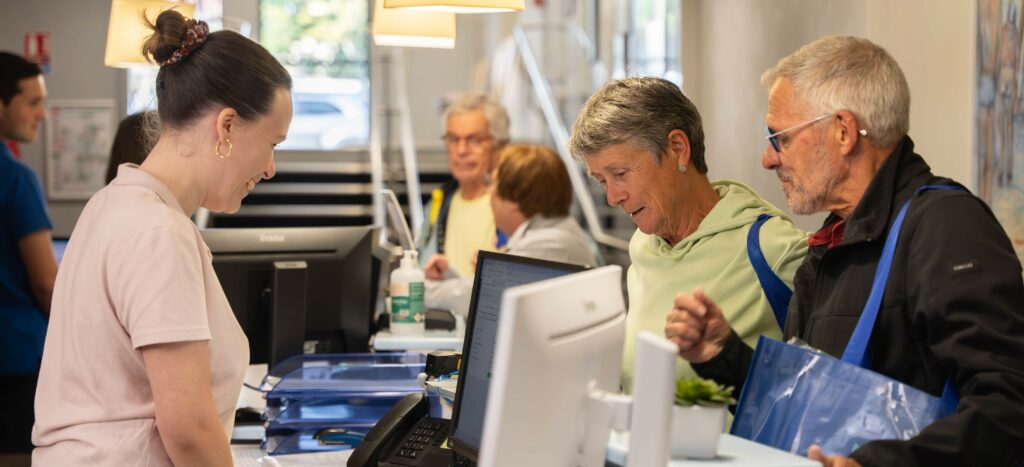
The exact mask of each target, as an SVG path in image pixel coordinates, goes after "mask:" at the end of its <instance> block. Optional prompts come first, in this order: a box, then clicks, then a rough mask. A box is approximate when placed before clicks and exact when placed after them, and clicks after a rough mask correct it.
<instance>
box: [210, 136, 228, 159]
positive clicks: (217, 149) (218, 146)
mask: <svg viewBox="0 0 1024 467" xmlns="http://www.w3.org/2000/svg"><path fill="white" fill-rule="evenodd" d="M224 142H225V143H227V145H228V152H226V153H224V154H221V153H220V145H221V142H220V141H217V147H215V148H214V149H213V152H215V153H217V157H219V158H221V159H227V158H228V157H231V140H230V139H225V140H224Z"/></svg>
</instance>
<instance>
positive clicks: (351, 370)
mask: <svg viewBox="0 0 1024 467" xmlns="http://www.w3.org/2000/svg"><path fill="white" fill-rule="evenodd" d="M425 365H426V356H425V355H422V354H407V353H385V354H336V355H298V356H295V357H292V358H289V359H287V360H284V361H282V362H280V363H279V364H277V365H275V366H274V368H272V369H271V370H270V372H269V373H268V374H267V376H266V378H264V379H263V384H262V385H261V387H262V389H263V390H264V391H267V393H266V398H267V402H268V404H271V403H272V401H273V400H299V399H306V398H317V399H324V398H328V397H335V398H349V397H363V396H384V395H391V396H393V397H402V396H404V395H406V394H409V393H412V392H418V391H422V390H423V386H422V384H420V383H419V382H418V381H417V376H419V374H420V373H422V372H423V370H424V367H425Z"/></svg>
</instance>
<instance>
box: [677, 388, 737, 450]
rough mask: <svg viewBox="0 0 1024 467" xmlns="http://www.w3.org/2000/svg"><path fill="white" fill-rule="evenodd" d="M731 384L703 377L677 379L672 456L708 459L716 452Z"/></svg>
mask: <svg viewBox="0 0 1024 467" xmlns="http://www.w3.org/2000/svg"><path fill="white" fill-rule="evenodd" d="M732 392H733V387H732V386H722V385H721V384H718V383H716V382H714V381H710V380H706V379H702V378H684V379H680V380H678V381H676V403H675V406H674V407H673V408H672V457H687V458H693V459H710V458H713V457H715V455H716V454H717V453H718V438H719V437H720V436H721V434H722V432H723V431H725V417H726V413H727V409H728V407H729V405H731V404H735V403H736V399H734V398H733V397H732Z"/></svg>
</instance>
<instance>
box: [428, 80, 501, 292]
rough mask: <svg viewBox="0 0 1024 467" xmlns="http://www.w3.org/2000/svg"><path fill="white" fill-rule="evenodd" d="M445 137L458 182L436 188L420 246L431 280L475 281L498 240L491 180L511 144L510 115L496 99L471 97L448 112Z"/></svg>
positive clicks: (479, 96) (454, 180)
mask: <svg viewBox="0 0 1024 467" xmlns="http://www.w3.org/2000/svg"><path fill="white" fill-rule="evenodd" d="M445 124H446V125H445V126H446V131H445V134H444V135H443V136H442V139H443V140H444V142H445V147H446V148H447V150H448V167H449V169H450V170H451V174H452V180H451V181H450V182H448V183H446V184H445V185H444V186H442V187H441V188H438V189H437V190H434V192H433V194H432V198H433V199H432V203H431V206H430V209H429V210H428V211H427V212H428V213H429V215H428V217H427V226H426V228H425V229H423V236H422V240H421V242H420V258H424V259H426V262H425V269H426V271H425V273H426V276H427V278H428V279H434V280H437V279H442V278H445V277H450V276H460V277H466V278H472V277H473V273H474V270H475V268H474V267H473V263H474V258H475V257H476V252H477V251H479V250H482V249H483V250H493V249H494V248H495V244H496V240H497V229H496V226H495V224H494V213H493V212H491V202H490V189H489V187H488V185H490V181H491V180H490V177H491V172H492V171H493V169H494V167H495V165H496V164H497V155H498V153H499V152H500V151H501V148H502V147H503V146H504V145H505V144H506V143H508V139H509V138H508V127H509V124H508V113H507V112H506V111H505V108H504V107H503V106H502V105H501V104H499V103H498V102H497V101H496V100H494V99H493V98H492V97H490V96H487V95H484V94H471V95H467V96H465V97H462V98H461V99H459V100H458V101H456V102H455V103H453V104H452V105H451V106H449V107H448V109H447V110H446V111H445Z"/></svg>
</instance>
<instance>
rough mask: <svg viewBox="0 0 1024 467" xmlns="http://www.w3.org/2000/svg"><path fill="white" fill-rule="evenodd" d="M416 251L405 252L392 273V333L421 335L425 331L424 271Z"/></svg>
mask: <svg viewBox="0 0 1024 467" xmlns="http://www.w3.org/2000/svg"><path fill="white" fill-rule="evenodd" d="M416 256H417V253H416V250H405V254H404V255H402V261H401V263H400V265H399V266H400V267H399V268H398V269H395V270H394V271H391V333H392V334H403V335H407V334H419V335H422V334H423V331H424V324H423V320H424V318H425V316H424V309H423V271H421V270H420V268H419V261H418V260H417V258H416Z"/></svg>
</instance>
